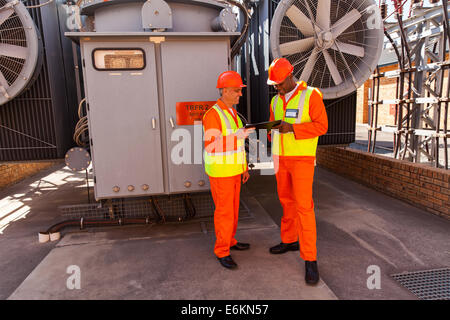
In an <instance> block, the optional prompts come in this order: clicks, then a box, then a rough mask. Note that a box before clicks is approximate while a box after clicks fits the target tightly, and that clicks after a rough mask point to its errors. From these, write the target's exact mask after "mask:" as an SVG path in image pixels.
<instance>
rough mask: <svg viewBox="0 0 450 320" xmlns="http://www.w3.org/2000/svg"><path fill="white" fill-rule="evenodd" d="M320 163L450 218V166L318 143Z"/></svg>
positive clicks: (374, 187)
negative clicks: (439, 166)
mask: <svg viewBox="0 0 450 320" xmlns="http://www.w3.org/2000/svg"><path fill="white" fill-rule="evenodd" d="M317 164H318V165H320V166H322V167H325V168H327V169H330V170H331V171H333V172H335V173H337V174H339V175H342V176H345V177H346V178H350V179H352V180H355V181H357V182H359V183H361V184H364V185H366V186H368V187H371V188H373V189H375V190H378V191H380V192H383V193H386V194H388V195H390V196H392V197H394V198H397V199H400V200H403V201H406V202H408V203H410V204H412V205H414V206H416V207H419V208H422V209H425V210H427V211H429V212H431V213H434V214H436V215H439V216H443V217H445V218H447V219H450V200H449V198H450V188H449V186H450V170H444V169H437V168H433V167H430V166H428V165H424V164H416V163H410V162H406V161H401V160H396V159H392V158H388V157H385V156H380V155H376V154H370V153H367V152H363V151H358V150H353V149H349V148H342V147H319V148H318V150H317Z"/></svg>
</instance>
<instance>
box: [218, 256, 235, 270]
mask: <svg viewBox="0 0 450 320" xmlns="http://www.w3.org/2000/svg"><path fill="white" fill-rule="evenodd" d="M217 259H219V262H220V264H221V265H222V266H224V267H225V268H227V269H235V268H237V264H236V262H234V261H233V259H232V258H231V256H226V257H223V258H217Z"/></svg>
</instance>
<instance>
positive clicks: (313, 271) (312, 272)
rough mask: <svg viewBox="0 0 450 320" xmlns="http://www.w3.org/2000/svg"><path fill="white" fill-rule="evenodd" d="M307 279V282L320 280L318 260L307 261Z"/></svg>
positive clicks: (312, 282)
mask: <svg viewBox="0 0 450 320" xmlns="http://www.w3.org/2000/svg"><path fill="white" fill-rule="evenodd" d="M305 281H306V283H307V284H316V283H317V282H319V270H318V269H317V261H305Z"/></svg>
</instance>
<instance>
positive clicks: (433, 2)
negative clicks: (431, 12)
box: [430, 0, 441, 4]
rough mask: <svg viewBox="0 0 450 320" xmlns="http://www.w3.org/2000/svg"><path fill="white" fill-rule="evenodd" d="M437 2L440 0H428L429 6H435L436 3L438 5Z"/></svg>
mask: <svg viewBox="0 0 450 320" xmlns="http://www.w3.org/2000/svg"><path fill="white" fill-rule="evenodd" d="M439 1H441V0H430V3H431V4H436V3H438V2H439Z"/></svg>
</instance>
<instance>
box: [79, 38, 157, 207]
mask: <svg viewBox="0 0 450 320" xmlns="http://www.w3.org/2000/svg"><path fill="white" fill-rule="evenodd" d="M97 48H141V49H142V50H143V51H144V53H145V68H144V69H142V70H120V69H118V70H97V69H95V68H94V65H93V51H94V50H95V49H97ZM82 52H83V58H84V61H85V68H84V70H85V81H86V90H87V96H88V103H89V111H88V117H89V134H90V137H91V139H92V145H91V153H92V159H93V165H94V174H95V177H96V183H95V196H96V199H107V198H117V197H130V196H145V195H150V194H158V193H163V192H164V187H163V173H162V158H161V132H160V119H159V112H158V108H159V106H158V94H157V80H156V63H155V47H154V44H153V43H152V42H148V41H147V42H144V41H142V42H123V41H122V42H115V41H110V42H98V41H96V42H95V43H94V42H89V41H87V42H86V41H84V42H82ZM147 187H148V188H147Z"/></svg>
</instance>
